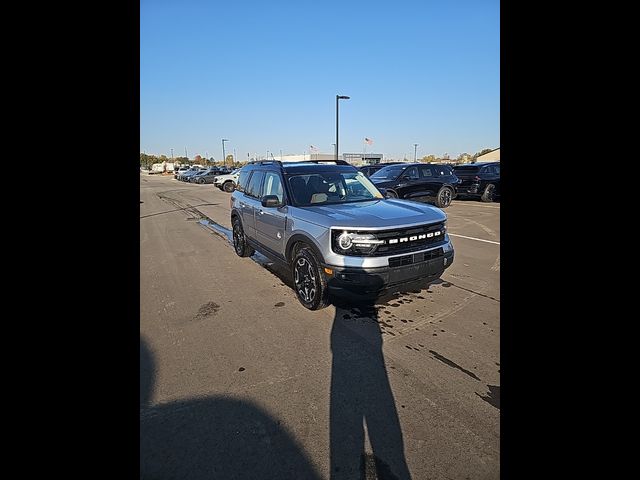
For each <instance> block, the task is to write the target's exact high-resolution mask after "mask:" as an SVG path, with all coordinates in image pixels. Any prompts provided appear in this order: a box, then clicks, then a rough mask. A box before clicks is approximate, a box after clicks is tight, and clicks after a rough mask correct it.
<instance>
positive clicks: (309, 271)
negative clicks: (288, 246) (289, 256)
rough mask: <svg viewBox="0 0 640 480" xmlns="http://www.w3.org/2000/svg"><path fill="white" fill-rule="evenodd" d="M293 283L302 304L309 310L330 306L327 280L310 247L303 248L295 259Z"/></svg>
mask: <svg viewBox="0 0 640 480" xmlns="http://www.w3.org/2000/svg"><path fill="white" fill-rule="evenodd" d="M292 269H293V281H294V283H295V289H296V295H297V297H298V300H299V301H300V303H301V304H302V305H303V306H304V307H305V308H308V309H309V310H320V309H322V308H325V307H326V306H327V305H329V300H328V296H329V290H328V288H327V279H326V278H325V276H324V272H323V271H322V268H321V267H320V262H319V261H318V259H317V258H316V256H315V255H314V253H313V251H312V250H311V249H310V248H308V247H302V248H301V249H300V250H298V253H296V256H295V257H294V259H293V266H292Z"/></svg>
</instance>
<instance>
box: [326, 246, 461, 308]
mask: <svg viewBox="0 0 640 480" xmlns="http://www.w3.org/2000/svg"><path fill="white" fill-rule="evenodd" d="M403 257H406V262H404V263H407V262H409V261H411V262H412V263H410V264H406V265H397V266H388V267H377V268H357V267H334V266H329V267H330V268H332V269H333V274H332V275H331V276H330V277H328V278H327V286H328V288H329V291H330V293H332V294H334V295H338V296H349V297H353V298H358V299H372V298H376V297H379V296H381V295H383V294H384V293H386V292H388V291H390V290H397V291H400V290H402V289H403V288H404V287H412V288H413V287H418V288H420V287H425V286H427V285H428V284H429V283H431V282H433V281H434V280H437V279H438V278H439V277H440V276H441V275H442V273H443V272H444V271H445V269H447V268H449V267H450V266H451V264H452V263H453V257H454V251H453V248H452V249H451V250H450V251H448V252H445V251H444V250H443V249H442V248H439V249H436V250H432V251H430V252H428V254H427V252H421V253H419V254H413V255H404V256H403ZM408 257H413V258H408ZM397 263H398V262H394V264H397Z"/></svg>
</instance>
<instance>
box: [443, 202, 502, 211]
mask: <svg viewBox="0 0 640 480" xmlns="http://www.w3.org/2000/svg"><path fill="white" fill-rule="evenodd" d="M453 205H464V206H465V207H466V206H467V205H468V206H470V207H480V208H491V209H492V210H500V207H492V206H491V205H481V204H479V203H471V202H460V203H458V202H455V201H454V202H452V203H451V206H453Z"/></svg>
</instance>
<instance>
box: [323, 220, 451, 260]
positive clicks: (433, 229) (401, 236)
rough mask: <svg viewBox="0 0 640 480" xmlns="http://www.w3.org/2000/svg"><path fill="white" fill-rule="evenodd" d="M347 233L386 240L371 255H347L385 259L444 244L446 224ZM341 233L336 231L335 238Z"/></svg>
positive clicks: (351, 253) (353, 253) (352, 253)
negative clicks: (371, 235) (368, 235)
mask: <svg viewBox="0 0 640 480" xmlns="http://www.w3.org/2000/svg"><path fill="white" fill-rule="evenodd" d="M345 231H348V232H352V233H358V234H373V235H375V238H376V240H384V243H382V244H380V245H376V247H375V248H374V249H373V250H372V251H371V252H369V253H355V252H350V253H348V254H346V255H350V256H361V257H384V256H389V255H399V254H403V253H411V252H416V251H418V250H424V249H425V248H429V247H430V246H432V245H437V244H440V243H442V242H444V236H445V232H446V228H445V224H444V222H439V223H432V224H428V225H418V226H415V227H410V228H394V229H390V230H375V231H372V230H349V229H345ZM339 232H340V230H337V229H336V230H335V233H334V236H337V234H338V233H339ZM334 251H335V249H334ZM336 253H339V252H336ZM343 255H344V254H343Z"/></svg>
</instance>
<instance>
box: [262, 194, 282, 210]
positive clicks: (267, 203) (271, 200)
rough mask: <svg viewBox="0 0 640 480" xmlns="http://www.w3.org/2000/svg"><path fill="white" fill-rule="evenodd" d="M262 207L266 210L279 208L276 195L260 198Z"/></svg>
mask: <svg viewBox="0 0 640 480" xmlns="http://www.w3.org/2000/svg"><path fill="white" fill-rule="evenodd" d="M262 206H263V207H267V208H273V207H279V206H280V200H279V199H278V197H277V196H276V195H265V196H264V197H262Z"/></svg>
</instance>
